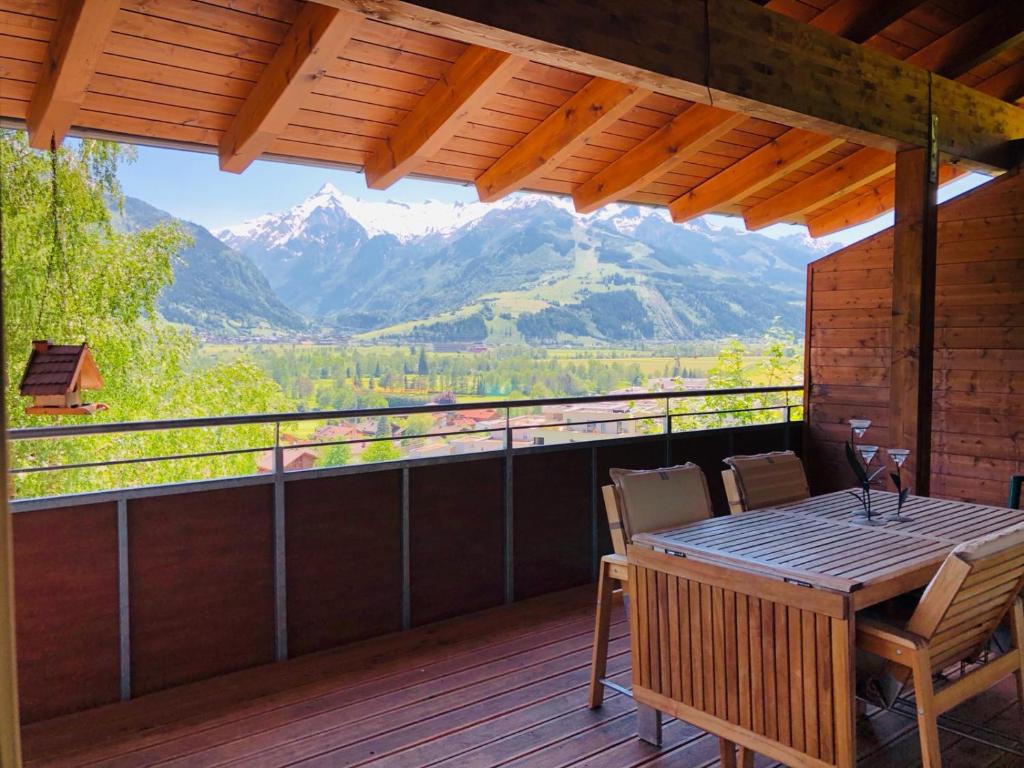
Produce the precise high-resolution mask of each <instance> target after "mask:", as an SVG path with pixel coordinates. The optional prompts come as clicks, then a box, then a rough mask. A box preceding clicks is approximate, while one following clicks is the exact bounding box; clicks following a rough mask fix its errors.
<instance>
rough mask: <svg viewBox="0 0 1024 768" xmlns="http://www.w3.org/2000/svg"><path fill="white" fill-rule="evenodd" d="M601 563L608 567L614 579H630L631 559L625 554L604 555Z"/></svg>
mask: <svg viewBox="0 0 1024 768" xmlns="http://www.w3.org/2000/svg"><path fill="white" fill-rule="evenodd" d="M601 563H602V565H603V566H606V567H607V568H608V575H609V576H611V577H612V578H613V579H618V580H619V581H623V582H625V581H629V560H627V559H626V556H625V555H615V554H611V555H604V556H603V557H602V558H601Z"/></svg>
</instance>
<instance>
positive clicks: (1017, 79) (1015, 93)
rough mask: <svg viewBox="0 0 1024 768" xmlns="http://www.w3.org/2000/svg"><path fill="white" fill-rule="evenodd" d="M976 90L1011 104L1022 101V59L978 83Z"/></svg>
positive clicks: (1023, 90) (1023, 70)
mask: <svg viewBox="0 0 1024 768" xmlns="http://www.w3.org/2000/svg"><path fill="white" fill-rule="evenodd" d="M978 90H979V91H981V92H982V93H987V94H989V95H990V96H995V97H996V98H997V99H1002V100H1003V101H1009V102H1010V103H1012V104H1021V102H1024V59H1022V60H1021V61H1018V62H1017V63H1016V64H1012V65H1011V66H1009V67H1007V68H1006V69H1004V70H1003V71H1002V72H998V73H997V74H994V75H992V77H989V78H987V79H985V80H983V81H981V82H980V83H978Z"/></svg>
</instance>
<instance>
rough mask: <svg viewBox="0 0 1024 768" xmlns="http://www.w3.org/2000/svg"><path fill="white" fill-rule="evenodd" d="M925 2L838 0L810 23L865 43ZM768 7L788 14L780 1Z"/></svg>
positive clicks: (834, 33) (771, 3) (918, 0)
mask: <svg viewBox="0 0 1024 768" xmlns="http://www.w3.org/2000/svg"><path fill="white" fill-rule="evenodd" d="M922 2H924V0H837V2H835V3H833V4H832V5H830V6H829V7H828V8H826V9H825V10H823V11H822V12H821V13H819V14H818V15H817V16H815V17H814V18H812V19H811V20H810V21H808V22H807V23H808V24H809V25H810V26H812V27H816V28H817V29H820V30H823V31H825V32H828V33H829V34H832V35H838V36H839V37H843V38H846V39H847V40H851V41H852V42H855V43H863V42H865V41H866V40H870V39H871V38H872V37H874V36H875V35H877V34H878V33H879V32H881V31H882V30H883V29H885V28H886V27H888V26H889V25H890V24H892V23H893V22H895V21H896V20H897V19H901V18H903V16H905V15H906V14H908V13H909V12H910V11H912V10H913V9H914V8H916V7H917V6H919V5H921V3H922ZM765 7H766V8H768V9H769V10H773V11H779V12H780V13H785V10H784V3H782V2H780V0H771V2H769V3H768V4H767V5H766V6H765Z"/></svg>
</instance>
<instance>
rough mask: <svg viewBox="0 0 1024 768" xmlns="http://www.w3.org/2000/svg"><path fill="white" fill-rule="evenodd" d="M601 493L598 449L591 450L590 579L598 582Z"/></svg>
mask: <svg viewBox="0 0 1024 768" xmlns="http://www.w3.org/2000/svg"><path fill="white" fill-rule="evenodd" d="M599 492H600V488H599V487H598V481H597V448H591V449H590V578H591V580H593V581H597V575H598V569H599V568H600V567H601V555H600V553H599V552H598V545H597V538H598V531H599V530H600V529H599V527H598V526H599V525H600V521H599V520H598V512H597V506H598V502H597V497H598V494H599Z"/></svg>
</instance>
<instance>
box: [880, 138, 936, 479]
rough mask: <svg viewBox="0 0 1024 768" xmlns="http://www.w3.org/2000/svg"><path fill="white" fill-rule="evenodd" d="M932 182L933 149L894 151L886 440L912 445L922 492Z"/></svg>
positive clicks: (927, 442)
mask: <svg viewBox="0 0 1024 768" xmlns="http://www.w3.org/2000/svg"><path fill="white" fill-rule="evenodd" d="M932 134H933V137H934V129H933V131H932ZM933 146H934V145H933ZM937 186H938V175H937V171H936V167H935V153H934V152H930V151H929V149H928V148H924V147H922V148H916V149H908V150H906V151H903V152H899V153H897V155H896V191H895V203H896V223H895V226H894V228H893V284H892V360H891V363H890V365H891V368H890V375H889V445H890V446H891V447H900V448H909V449H910V450H911V454H910V459H909V460H908V462H907V464H908V465H909V466H908V470H909V471H910V472H911V473H912V477H913V478H914V479H913V484H914V486H913V487H914V493H916V494H919V495H922V496H925V495H927V494H928V492H929V478H930V475H931V431H932V424H931V421H932V369H933V357H934V348H933V347H934V337H935V250H936V246H935V242H936V230H937V212H936V205H937V203H936V189H937Z"/></svg>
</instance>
